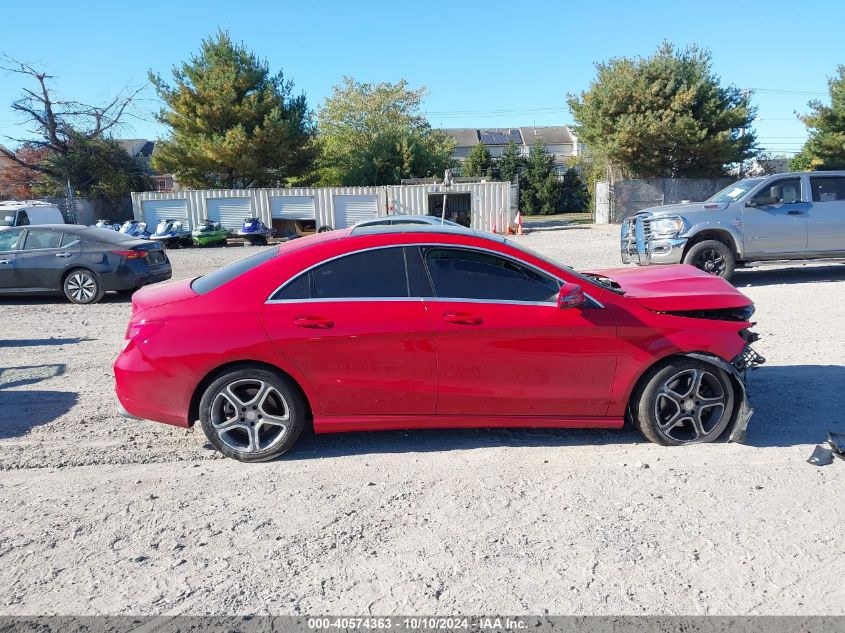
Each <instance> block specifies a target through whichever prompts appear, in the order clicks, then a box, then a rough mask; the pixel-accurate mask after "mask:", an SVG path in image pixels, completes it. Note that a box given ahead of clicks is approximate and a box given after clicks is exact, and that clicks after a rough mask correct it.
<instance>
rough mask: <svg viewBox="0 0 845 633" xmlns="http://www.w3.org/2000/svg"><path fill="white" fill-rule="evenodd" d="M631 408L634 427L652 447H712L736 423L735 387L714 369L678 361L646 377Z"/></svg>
mask: <svg viewBox="0 0 845 633" xmlns="http://www.w3.org/2000/svg"><path fill="white" fill-rule="evenodd" d="M698 376H701V378H698ZM696 380H698V382H697V383H696V382H695V381H696ZM696 385H697V386H696ZM631 405H632V406H631V411H632V414H633V417H634V424H635V425H636V426H637V428H639V430H640V432H642V434H643V435H644V436H645V437H646V439H647V440H649V441H650V442H654V443H655V444H660V445H661V446H683V445H686V444H701V443H704V442H713V441H715V440H716V439H718V438H719V436H721V435H722V433H724V432H725V429H727V428H728V426H729V425H730V423H731V420H732V419H733V414H734V385H733V382H731V379H730V377H729V376H728V375H727V374H726V373H725V372H724V371H723V370H721V369H719V368H718V367H716V366H715V365H711V364H710V363H705V362H704V361H700V360H696V359H694V358H674V359H671V360H670V361H669V362H667V363H664V364H662V365H659V366H657V367H655V368H654V369H652V370H651V371H650V372H649V373H648V374H647V375H646V376H644V377H643V379H642V380H641V381H640V384H639V386H638V388H637V390H636V392H635V393H634V395H633V398H632V402H631Z"/></svg>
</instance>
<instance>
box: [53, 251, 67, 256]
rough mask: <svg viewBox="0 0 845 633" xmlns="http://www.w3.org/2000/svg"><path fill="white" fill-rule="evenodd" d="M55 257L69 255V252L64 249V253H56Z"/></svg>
mask: <svg viewBox="0 0 845 633" xmlns="http://www.w3.org/2000/svg"><path fill="white" fill-rule="evenodd" d="M56 257H70V253H68V252H67V251H65V252H64V253H56Z"/></svg>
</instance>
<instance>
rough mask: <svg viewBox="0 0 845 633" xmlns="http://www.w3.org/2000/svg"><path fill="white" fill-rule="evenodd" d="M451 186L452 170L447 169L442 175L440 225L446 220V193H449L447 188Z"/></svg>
mask: <svg viewBox="0 0 845 633" xmlns="http://www.w3.org/2000/svg"><path fill="white" fill-rule="evenodd" d="M451 186H452V170H451V169H447V170H446V171H445V172H444V173H443V208H442V209H441V210H440V223H441V224H443V222H444V221H445V220H446V204H447V192H448V191H449V187H451Z"/></svg>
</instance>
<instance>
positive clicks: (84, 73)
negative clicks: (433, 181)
mask: <svg viewBox="0 0 845 633" xmlns="http://www.w3.org/2000/svg"><path fill="white" fill-rule="evenodd" d="M3 5H5V6H4V7H3V10H2V16H3V26H4V28H3V30H2V37H0V52H3V53H6V54H8V55H12V56H14V57H16V58H19V59H22V60H26V61H29V62H33V63H36V64H40V65H43V67H45V68H46V69H48V70H49V72H51V73H52V74H54V75H55V76H56V79H55V82H54V85H55V87H56V90H57V93H58V94H59V95H61V96H62V97H64V98H72V99H76V100H80V101H88V102H96V101H101V100H105V99H106V98H108V97H109V96H111V95H113V94H114V93H115V92H117V91H119V90H121V89H123V88H125V87H127V86H129V87H137V86H142V85H144V84H146V83H147V80H146V74H147V70H149V69H152V70H154V71H155V72H158V73H161V74H162V75H167V74H168V73H169V70H170V68H171V66H173V65H174V64H176V63H178V62H180V61H181V60H183V59H185V58H187V57H188V56H189V55H190V54H191V53H193V52H195V51H196V50H197V49H198V47H199V43H200V40H201V39H202V38H203V37H206V36H208V35H209V34H211V33H213V32H215V31H216V30H217V29H218V28H224V29H227V30H228V31H229V32H230V33H231V35H232V36H233V38H234V39H236V40H239V41H243V42H245V43H246V44H247V45H248V46H249V47H250V48H251V49H252V50H254V51H255V52H256V53H258V54H259V55H260V56H262V57H266V58H267V59H268V60H269V62H270V65H271V68H272V69H273V70H274V71H275V70H278V69H282V70H284V72H285V74H286V75H287V76H288V77H289V78H292V79H293V80H294V82H295V84H296V90H297V91H304V92H305V94H306V95H307V97H308V101H309V104H310V106H311V107H312V108H316V107H317V106H318V105H319V104H320V103H321V102H322V100H323V99H324V98H325V97H326V96H327V95H328V94H329V92H330V91H331V87H332V85H334V84H336V83H338V82H339V81H340V79H341V77H342V76H343V75H351V76H353V77H355V78H356V79H358V80H361V81H397V80H399V79H401V78H405V79H407V80H408V81H409V82H410V83H411V85H412V86H420V85H425V86H427V87H428V89H429V96H428V97H427V99H426V101H425V109H426V111H427V112H428V113H429V120H430V121H431V123H432V125H434V126H435V127H496V126H520V125H532V124H536V125H554V124H566V123H569V122H571V116H570V113H569V111H568V108H567V107H566V101H565V99H566V94H567V93H568V92H580V91H581V90H584V89H586V88H587V87H588V85H589V82H590V80H591V79H592V78H593V76H594V74H595V73H594V67H593V63H594V62H595V61H598V60H606V59H608V58H611V57H619V56H640V55H648V54H650V53H651V52H653V51H654V50H655V48H656V47H657V46H658V45H659V44H660V42H661V41H662V40H663V39H668V40H670V41H672V42H674V43H675V44H677V45H680V46H684V45H687V44H692V43H697V44H699V45H701V46H705V47H707V48H709V49H710V50H711V51H712V53H713V62H714V69H715V71H716V73H717V74H718V75H720V76H721V78H722V80H723V81H724V82H725V83H733V84H736V85H737V86H739V87H743V88H753V89H756V90H757V92H756V93H755V95H754V98H753V100H754V103H755V104H756V105H757V106H758V107H759V117H760V118H759V120H758V122H757V123H756V126H755V127H756V129H757V131H758V134H759V137H760V138H759V140H760V145H761V146H762V147H764V148H767V149H770V150H772V151H774V152H781V151H783V152H787V153H791V152H792V151H794V150H797V149H798V148H799V147H800V145H801V142H802V139H803V138H804V137H805V136H806V133H805V130H804V127H803V125H801V124H800V123H799V122H798V121H797V120H796V119H795V116H794V112H795V111H796V110H798V111H806V109H807V108H806V103H807V101H808V100H810V99H813V98H821V99H822V100H825V98H826V97H825V95H826V94H827V92H826V91H827V83H826V78H827V77H828V76H830V75H832V74H833V73H834V71H835V68H836V66H837V64H840V63H845V38H843V36H842V26H841V25H842V24H843V23H845V2H833V1H827V2H818V3H813V4H810V3H805V4H800V3H794V2H783V1H780V0H769V1H767V2H758V1H744V2H736V1H734V2H721V1H714V0H710V1H708V2H700V1H699V2H685V1H682V0H675V1H673V2H663V1H653V2H646V1H641V2H634V1H629V2H623V1H615V0H611V1H608V0H605V1H604V2H601V3H599V2H594V3H593V2H566V1H563V0H557V1H536V2H535V1H531V0H525V1H523V2H513V1H510V2H502V1H498V0H492V1H486V2H473V1H463V2H460V1H454V0H453V1H451V2H442V1H439V0H429V1H427V2H418V3H409V2H400V1H398V0H396V1H393V2H387V1H385V2H375V1H369V2H350V1H346V2H344V1H340V0H331V1H328V0H327V1H322V2H321V1H319V0H317V1H314V0H312V1H311V2H295V3H294V2H288V1H276V2H258V1H253V0H229V1H226V2H223V1H219V0H205V1H202V2H199V1H194V0H176V1H174V0H171V1H170V2H162V1H159V0H146V1H145V2H141V3H138V2H132V3H130V2H120V0H115V1H113V2H105V1H102V0H89V1H88V2H80V3H72V4H68V3H66V2H54V1H53V0H42V2H39V3H38V4H37V5H32V4H29V3H25V2H11V0H7V1H6V2H4V3H3ZM48 16H50V17H48ZM24 85H25V84H24V82H22V81H21V80H20V79H19V78H17V77H15V76H8V75H0V142H4V141H5V139H4V138H3V137H5V136H9V135H11V136H15V135H16V134H18V132H19V128H18V127H17V126H16V119H15V117H14V115H13V113H12V112H11V111H10V110H9V108H8V104H9V103H11V101H12V100H14V99H15V98H17V97H18V96H19V95H20V92H21V89H22V87H23V86H24ZM144 96H145V97H146V98H147V99H148V100H146V101H144V102H142V104H141V107H140V108H139V110H138V111H137V112H136V114H137V118H133V119H128V121H129V123H130V126H129V127H128V128H127V129H124V130H122V131H121V133H120V136H123V137H146V138H155V137H157V136H161V135H163V134H164V133H165V130H164V129H163V128H162V127H161V126H159V125H158V124H157V123H155V122H154V121H153V119H152V112H154V111H155V110H156V109H157V106H156V103H155V100H154V97H155V94H154V92H153V90H152V89H150V88H148V89H147V90H145V92H144Z"/></svg>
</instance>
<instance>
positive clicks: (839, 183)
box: [810, 176, 845, 202]
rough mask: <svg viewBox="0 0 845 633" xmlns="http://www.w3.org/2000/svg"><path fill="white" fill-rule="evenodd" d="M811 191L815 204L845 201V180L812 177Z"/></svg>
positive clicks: (836, 177)
mask: <svg viewBox="0 0 845 633" xmlns="http://www.w3.org/2000/svg"><path fill="white" fill-rule="evenodd" d="M810 190H811V191H812V192H813V202H836V201H839V200H845V178H843V177H842V176H827V177H824V178H821V177H819V178H817V177H814V176H811V177H810Z"/></svg>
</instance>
